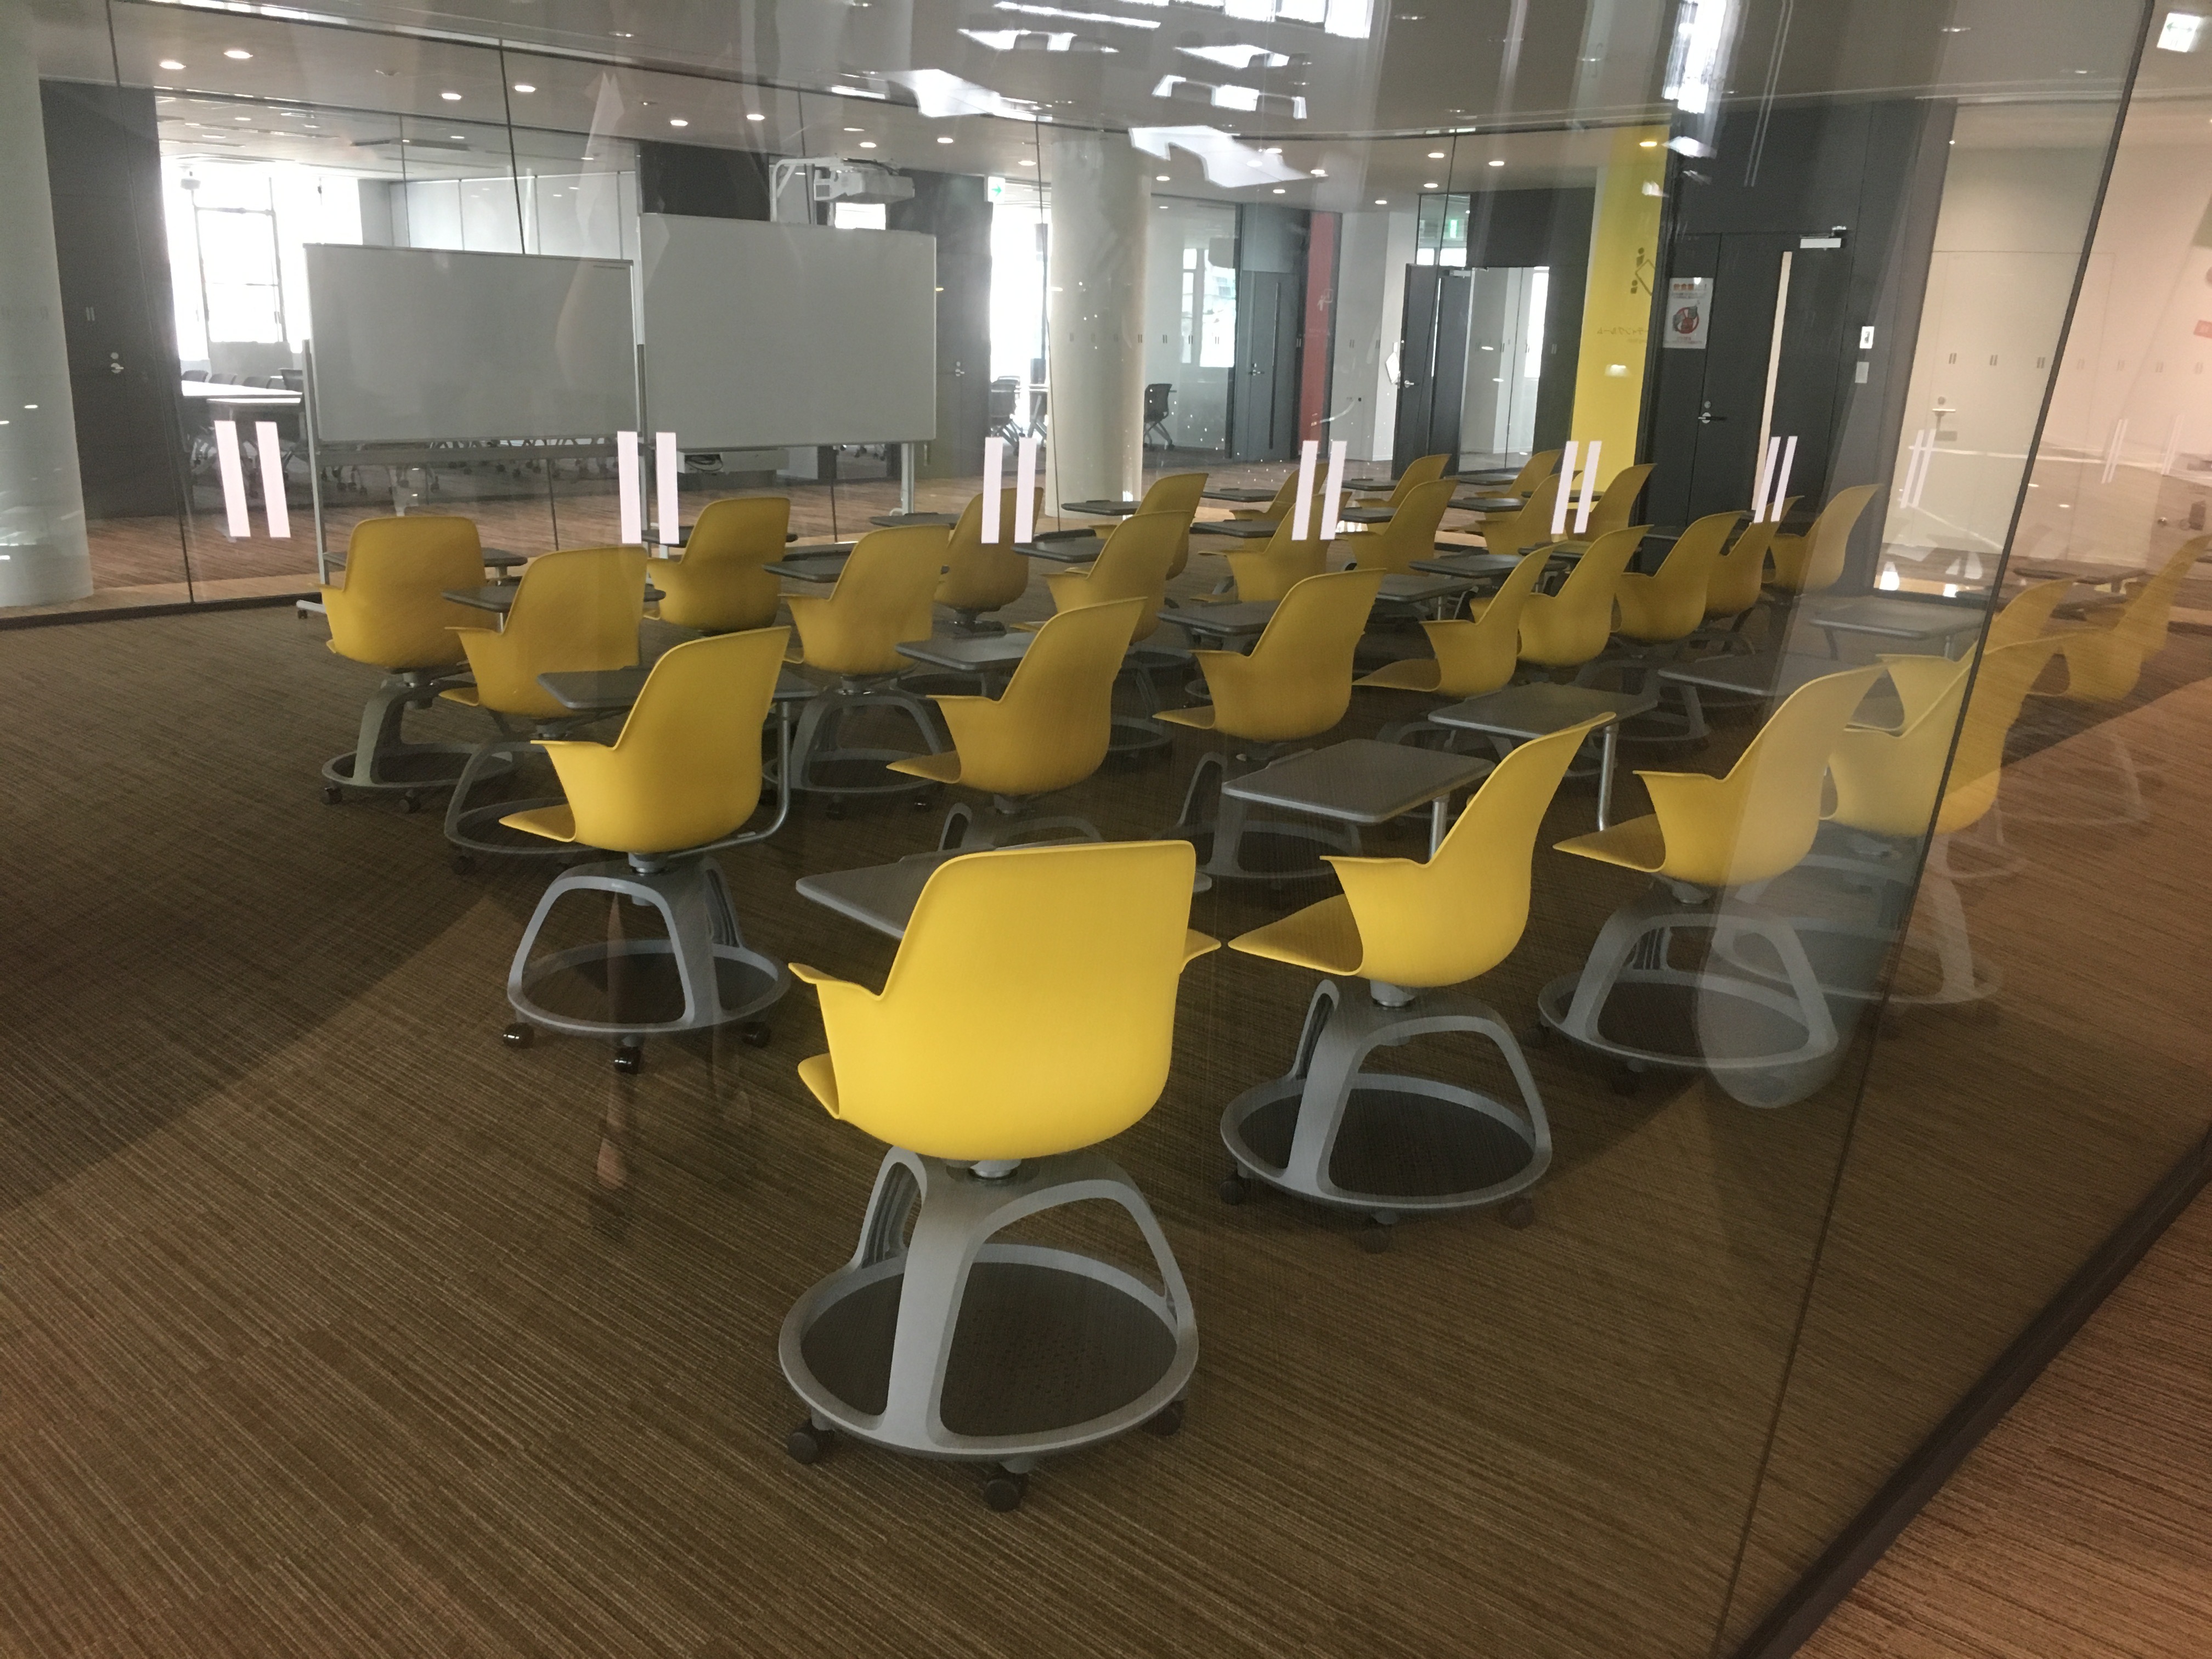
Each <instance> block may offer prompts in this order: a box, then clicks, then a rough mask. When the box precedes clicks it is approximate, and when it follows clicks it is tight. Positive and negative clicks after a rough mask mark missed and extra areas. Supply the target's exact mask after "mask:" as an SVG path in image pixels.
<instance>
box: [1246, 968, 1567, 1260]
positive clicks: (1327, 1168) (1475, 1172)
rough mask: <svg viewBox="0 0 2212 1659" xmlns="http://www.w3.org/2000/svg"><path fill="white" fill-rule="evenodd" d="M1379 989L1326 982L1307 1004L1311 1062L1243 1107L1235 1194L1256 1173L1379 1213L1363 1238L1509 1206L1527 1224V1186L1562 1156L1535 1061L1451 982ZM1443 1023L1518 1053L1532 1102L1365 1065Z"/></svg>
mask: <svg viewBox="0 0 2212 1659" xmlns="http://www.w3.org/2000/svg"><path fill="white" fill-rule="evenodd" d="M1358 983H1363V984H1364V985H1365V986H1366V987H1367V993H1368V994H1367V995H1366V996H1364V997H1361V996H1358V994H1356V993H1352V992H1348V991H1347V990H1346V988H1345V987H1341V986H1340V985H1339V984H1338V983H1337V982H1336V981H1334V980H1328V979H1325V980H1323V981H1322V982H1321V985H1320V987H1319V988H1317V989H1316V991H1315V992H1314V994H1313V1000H1312V1002H1311V1003H1310V1004H1309V1005H1308V1006H1307V1009H1306V1023H1305V1029H1304V1031H1303V1032H1302V1033H1301V1034H1300V1036H1299V1037H1298V1048H1297V1065H1296V1066H1293V1067H1292V1068H1291V1071H1290V1072H1289V1073H1287V1074H1286V1075H1285V1076H1283V1077H1280V1078H1278V1079H1275V1081H1273V1083H1263V1084H1261V1085H1260V1086H1259V1087H1258V1088H1256V1089H1248V1090H1246V1091H1244V1092H1243V1094H1241V1095H1239V1096H1237V1098H1236V1099H1235V1100H1233V1101H1231V1103H1230V1104H1229V1109H1228V1110H1227V1111H1226V1112H1225V1113H1224V1114H1223V1115H1222V1119H1221V1139H1222V1140H1223V1142H1224V1143H1225V1145H1226V1146H1228V1148H1229V1153H1230V1156H1231V1157H1232V1158H1235V1159H1236V1160H1237V1172H1236V1173H1235V1174H1234V1175H1232V1176H1230V1177H1229V1179H1228V1180H1227V1181H1225V1182H1223V1183H1222V1189H1221V1192H1222V1196H1223V1197H1224V1198H1225V1199H1229V1200H1232V1201H1237V1200H1242V1199H1243V1195H1244V1194H1243V1188H1244V1182H1245V1181H1246V1179H1247V1178H1248V1177H1249V1178H1250V1179H1253V1180H1258V1181H1261V1182H1266V1183H1267V1185H1268V1186H1270V1187H1273V1188H1277V1189H1278V1190H1279V1191H1282V1192H1286V1193H1290V1194H1295V1195H1296V1196H1297V1197H1299V1198H1304V1199H1310V1200H1312V1201H1313V1202H1315V1203H1316V1204H1328V1205H1333V1206H1336V1207H1337V1208H1340V1209H1347V1210H1361V1211H1364V1212H1366V1213H1367V1214H1368V1216H1369V1218H1370V1220H1371V1221H1372V1223H1373V1224H1374V1227H1373V1231H1370V1232H1369V1233H1367V1234H1366V1235H1364V1239H1363V1242H1364V1243H1367V1245H1368V1247H1369V1248H1370V1249H1380V1248H1382V1247H1383V1246H1384V1245H1385V1244H1387V1243H1388V1242H1389V1231H1387V1230H1388V1229H1389V1228H1390V1227H1391V1226H1393V1225H1395V1224H1396V1223H1397V1221H1398V1219H1399V1218H1400V1217H1401V1216H1405V1215H1413V1214H1425V1213H1431V1212H1440V1211H1445V1210H1468V1209H1475V1208H1478V1207H1480V1206H1484V1205H1488V1204H1498V1203H1504V1204H1505V1205H1506V1209H1505V1219H1506V1221H1507V1222H1508V1223H1509V1224H1510V1225H1513V1226H1516V1227H1521V1226H1526V1225H1528V1222H1529V1221H1530V1220H1532V1219H1533V1218H1534V1215H1535V1210H1534V1206H1533V1205H1532V1204H1531V1203H1530V1201H1529V1200H1528V1199H1527V1198H1525V1197H1522V1196H1520V1194H1524V1193H1525V1192H1526V1191H1527V1189H1528V1188H1530V1187H1533V1186H1534V1185H1535V1184H1536V1182H1539V1181H1541V1179H1542V1178H1543V1176H1544V1172H1545V1170H1547V1169H1549V1168H1550V1167H1551V1163H1552V1129H1551V1125H1550V1123H1549V1122H1548V1121H1547V1120H1546V1118H1545V1116H1544V1103H1543V1099H1542V1097H1541V1096H1540V1095H1539V1094H1538V1093H1537V1092H1536V1079H1535V1078H1534V1076H1533V1075H1532V1074H1531V1073H1530V1072H1529V1070H1528V1060H1526V1059H1524V1058H1523V1057H1522V1053H1521V1045H1520V1044H1519V1043H1518V1042H1516V1041H1515V1040H1514V1036H1513V1033H1512V1030H1510V1028H1509V1027H1508V1026H1507V1024H1506V1023H1505V1021H1504V1018H1503V1017H1502V1016H1501V1015H1500V1014H1499V1013H1498V1011H1497V1010H1496V1009H1494V1008H1492V1006H1490V1005H1489V1004H1488V1003H1486V1002H1481V1001H1478V1000H1476V999H1474V997H1471V996H1466V995H1462V994H1456V993H1453V992H1449V991H1425V992H1421V993H1419V994H1416V993H1414V992H1412V991H1408V990H1406V989H1403V988H1402V987H1398V986H1395V985H1387V984H1384V983H1383V982H1382V981H1358ZM1438 1031H1472V1032H1474V1034H1475V1035H1476V1036H1481V1037H1485V1038H1487V1039H1488V1040H1489V1041H1490V1042H1492V1043H1493V1044H1495V1045H1496V1047H1497V1048H1498V1052H1499V1053H1500V1054H1503V1055H1504V1059H1505V1064H1506V1066H1508V1067H1509V1068H1510V1070H1511V1072H1512V1073H1513V1080H1514V1082H1515V1083H1516V1085H1518V1086H1519V1088H1520V1091H1521V1106H1520V1109H1517V1110H1516V1109H1515V1108H1514V1107H1512V1106H1510V1105H1508V1104H1506V1103H1504V1102H1501V1101H1497V1100H1493V1099H1492V1098H1491V1097H1489V1096H1487V1095H1484V1094H1479V1093H1477V1092H1476V1091H1474V1090H1472V1089H1462V1088H1460V1087H1458V1086H1456V1085H1453V1084H1449V1083H1438V1082H1436V1081H1434V1080H1432V1079H1428V1078H1420V1077H1401V1076H1398V1075H1396V1074H1395V1073H1377V1072H1368V1071H1363V1070H1362V1069H1361V1066H1363V1065H1364V1062H1365V1060H1366V1059H1367V1056H1368V1054H1369V1053H1370V1051H1372V1050H1374V1049H1376V1048H1396V1047H1398V1046H1399V1045H1401V1043H1404V1042H1409V1041H1410V1040H1411V1039H1413V1038H1414V1037H1417V1036H1426V1035H1429V1034H1431V1033H1433V1032H1438Z"/></svg>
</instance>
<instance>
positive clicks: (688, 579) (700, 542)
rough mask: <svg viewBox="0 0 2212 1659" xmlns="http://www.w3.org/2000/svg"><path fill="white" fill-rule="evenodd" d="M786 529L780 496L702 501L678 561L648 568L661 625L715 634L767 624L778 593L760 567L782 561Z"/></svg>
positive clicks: (786, 511)
mask: <svg viewBox="0 0 2212 1659" xmlns="http://www.w3.org/2000/svg"><path fill="white" fill-rule="evenodd" d="M790 528H791V501H790V500H789V499H788V498H787V497H786V496H782V495H731V496H726V497H724V498H723V499H722V500H720V501H709V502H708V503H707V505H706V507H704V508H703V509H702V511H701V512H700V514H699V521H698V522H697V523H696V524H695V525H693V526H691V539H690V541H688V542H686V543H685V544H684V556H683V557H682V558H680V559H674V560H668V559H658V560H655V561H654V562H653V585H654V586H656V587H658V588H659V589H660V591H661V592H662V593H663V594H664V595H665V598H663V599H662V600H661V601H660V619H661V621H663V622H668V623H675V624H676V625H677V626H678V628H700V629H706V630H707V631H708V632H709V633H714V634H732V633H738V632H741V631H743V630H744V629H752V628H766V627H767V626H769V623H773V622H774V621H775V606H776V601H777V599H779V598H780V597H781V594H780V593H779V592H778V589H777V586H776V580H775V577H774V576H772V575H770V574H769V572H768V571H767V570H766V569H764V568H763V566H766V565H769V564H773V563H774V562H775V561H776V560H778V559H780V558H781V557H782V556H783V538H784V532H786V531H787V530H789V529H790Z"/></svg>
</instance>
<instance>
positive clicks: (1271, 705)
mask: <svg viewBox="0 0 2212 1659" xmlns="http://www.w3.org/2000/svg"><path fill="white" fill-rule="evenodd" d="M1381 586H1383V577H1382V574H1381V573H1380V572H1379V571H1369V570H1338V571H1332V572H1330V573H1329V574H1327V575H1322V576H1309V577H1307V578H1306V579H1305V580H1304V581H1302V582H1300V583H1299V584H1298V585H1297V586H1295V587H1293V588H1292V589H1291V591H1290V592H1288V593H1287V594H1285V595H1284V597H1283V601H1282V603H1281V604H1280V605H1277V606H1276V607H1275V611H1274V614H1273V616H1272V617H1269V618H1268V619H1267V629H1266V631H1265V632H1263V633H1262V634H1261V635H1260V640H1259V643H1258V644H1256V645H1255V646H1254V647H1252V653H1251V654H1250V655H1249V656H1239V655H1238V654H1237V653H1235V652H1233V651H1200V652H1195V653H1193V654H1194V656H1195V657H1196V658H1197V660H1198V665H1199V671H1200V672H1201V673H1202V674H1204V675H1205V677H1206V690H1207V692H1208V693H1209V694H1210V695H1211V696H1212V702H1210V703H1207V704H1206V705H1204V706H1203V707H1200V708H1167V709H1163V710H1161V711H1160V713H1158V714H1156V715H1155V716H1153V718H1154V719H1156V720H1168V721H1170V722H1172V723H1173V724H1175V725H1177V726H1191V727H1194V728H1195V729H1196V730H1198V731H1200V732H1219V733H1220V734H1221V735H1222V736H1224V737H1225V738H1235V739H1237V744H1236V745H1235V748H1234V753H1233V758H1232V755H1231V751H1229V750H1208V751H1207V752H1206V754H1204V755H1202V756H1200V757H1199V763H1198V767H1197V769H1196V770H1194V772H1193V773H1192V774H1191V779H1190V787H1189V788H1188V790H1186V791H1185V792H1184V794H1183V800H1182V812H1181V814H1180V815H1179V816H1178V817H1177V818H1176V825H1175V829H1174V831H1173V833H1175V834H1176V835H1182V836H1199V835H1204V834H1207V833H1211V834H1212V837H1213V847H1212V852H1211V854H1209V856H1208V857H1207V859H1206V874H1207V875H1208V876H1210V877H1217V878H1231V879H1242V880H1248V881H1249V880H1261V881H1281V880H1285V879H1287V878H1290V877H1291V876H1293V875H1295V876H1319V875H1323V874H1326V873H1327V872H1326V871H1324V870H1323V869H1322V866H1319V865H1315V866H1312V867H1311V868H1310V869H1303V870H1294V871H1278V870H1249V869H1247V868H1245V867H1244V865H1243V861H1242V859H1241V857H1240V849H1241V848H1242V846H1243V839H1244V836H1246V835H1248V834H1250V833H1253V832H1255V831H1256V832H1260V833H1263V834H1267V835H1273V836H1288V837H1291V838H1292V839H1296V840H1301V841H1311V842H1321V843H1322V844H1323V845H1325V846H1328V847H1331V848H1335V849H1336V850H1338V851H1340V852H1347V853H1354V852H1357V851H1358V850H1359V849H1358V837H1357V836H1356V835H1354V836H1352V837H1351V838H1350V840H1349V841H1347V839H1346V832H1345V831H1342V830H1339V829H1331V828H1324V827H1322V826H1321V825H1318V824H1291V823H1255V822H1252V821H1251V819H1250V817H1249V812H1248V811H1247V809H1246V807H1245V805H1244V803H1243V802H1242V801H1240V800H1238V799H1237V798H1236V797H1234V796H1233V795H1230V794H1227V793H1220V794H1219V796H1218V804H1217V807H1216V811H1215V816H1214V818H1213V819H1212V822H1211V823H1208V822H1207V821H1206V820H1205V819H1203V818H1201V817H1199V815H1198V814H1199V804H1200V800H1201V799H1202V797H1203V792H1204V787H1205V782H1206V775H1207V774H1208V772H1209V771H1211V772H1212V773H1214V774H1215V775H1216V781H1217V787H1218V785H1220V784H1225V783H1227V782H1228V781H1230V780H1231V779H1232V778H1236V777H1242V776H1243V775H1245V774H1246V773H1248V772H1255V771H1257V770H1258V769H1260V768H1261V767H1262V766H1265V765H1267V763H1269V762H1270V761H1272V760H1273V759H1275V758H1276V757H1277V756H1278V755H1279V753H1280V751H1281V750H1282V747H1283V745H1285V744H1290V743H1295V742H1297V740H1298V739H1300V738H1316V737H1319V736H1320V735H1321V734H1322V732H1327V731H1328V730H1329V728H1330V727H1332V726H1334V725H1336V723H1337V722H1338V721H1339V720H1342V719H1343V718H1344V714H1345V711H1346V708H1349V707H1350V706H1351V703H1352V653H1353V651H1354V650H1355V648H1357V647H1358V643H1359V636H1360V635H1361V634H1362V633H1363V632H1364V630H1365V629H1366V627H1367V615H1368V612H1369V611H1370V609H1371V608H1372V607H1373V605H1374V604H1375V595H1376V591H1377V590H1378V589H1380V588H1381Z"/></svg>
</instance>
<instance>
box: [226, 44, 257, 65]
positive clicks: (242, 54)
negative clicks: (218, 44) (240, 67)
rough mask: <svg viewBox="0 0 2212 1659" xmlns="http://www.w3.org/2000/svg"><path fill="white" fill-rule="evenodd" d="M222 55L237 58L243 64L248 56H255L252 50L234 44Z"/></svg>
mask: <svg viewBox="0 0 2212 1659" xmlns="http://www.w3.org/2000/svg"><path fill="white" fill-rule="evenodd" d="M222 55H223V56H224V57H226V58H236V59H237V60H238V61H239V62H240V63H241V64H242V63H244V62H245V61H246V59H247V58H251V57H252V56H253V54H252V52H248V51H246V48H245V47H243V46H232V47H230V48H229V49H228V50H227V51H226V52H224V53H223V54H222Z"/></svg>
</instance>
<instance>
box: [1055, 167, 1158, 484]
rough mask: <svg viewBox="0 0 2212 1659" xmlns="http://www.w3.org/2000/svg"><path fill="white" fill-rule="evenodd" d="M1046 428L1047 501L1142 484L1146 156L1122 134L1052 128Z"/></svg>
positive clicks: (1148, 189)
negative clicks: (1130, 145) (1047, 404)
mask: <svg viewBox="0 0 2212 1659" xmlns="http://www.w3.org/2000/svg"><path fill="white" fill-rule="evenodd" d="M1044 162H1045V179H1046V183H1047V184H1048V186H1049V187H1050V189H1051V192H1052V197H1051V200H1052V251H1051V276H1050V281H1049V282H1048V285H1047V286H1048V294H1047V295H1046V305H1045V323H1046V327H1047V329H1048V333H1049V343H1048V345H1047V348H1046V361H1047V368H1046V374H1045V379H1046V383H1047V385H1048V386H1049V388H1050V392H1049V396H1050V398H1051V404H1050V410H1051V416H1050V420H1051V424H1050V428H1049V433H1048V440H1047V444H1046V453H1045V462H1046V466H1045V501H1046V509H1047V511H1052V510H1054V509H1055V508H1057V507H1058V506H1059V504H1060V502H1061V501H1089V500H1091V499H1094V498H1098V497H1103V498H1104V499H1106V500H1109V501H1114V500H1118V499H1120V498H1121V497H1122V496H1124V495H1137V494H1138V493H1139V488H1140V486H1141V484H1142V483H1143V472H1144V454H1145V452H1144V431H1143V428H1144V418H1145V343H1144V338H1145V239H1146V236H1147V235H1148V234H1150V231H1151V228H1152V227H1151V225H1150V224H1149V222H1148V220H1149V217H1150V214H1149V210H1150V208H1151V206H1152V200H1151V197H1152V186H1151V184H1150V182H1149V179H1150V173H1149V172H1148V165H1149V163H1148V161H1147V158H1146V157H1145V156H1144V155H1139V153H1138V152H1137V151H1135V150H1133V149H1131V148H1130V147H1129V141H1128V139H1127V138H1126V137H1123V136H1122V135H1121V134H1119V133H1112V132H1108V133H1098V132H1073V131H1070V132H1061V131H1056V130H1055V129H1053V128H1050V127H1048V128H1046V129H1045V144H1044Z"/></svg>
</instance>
